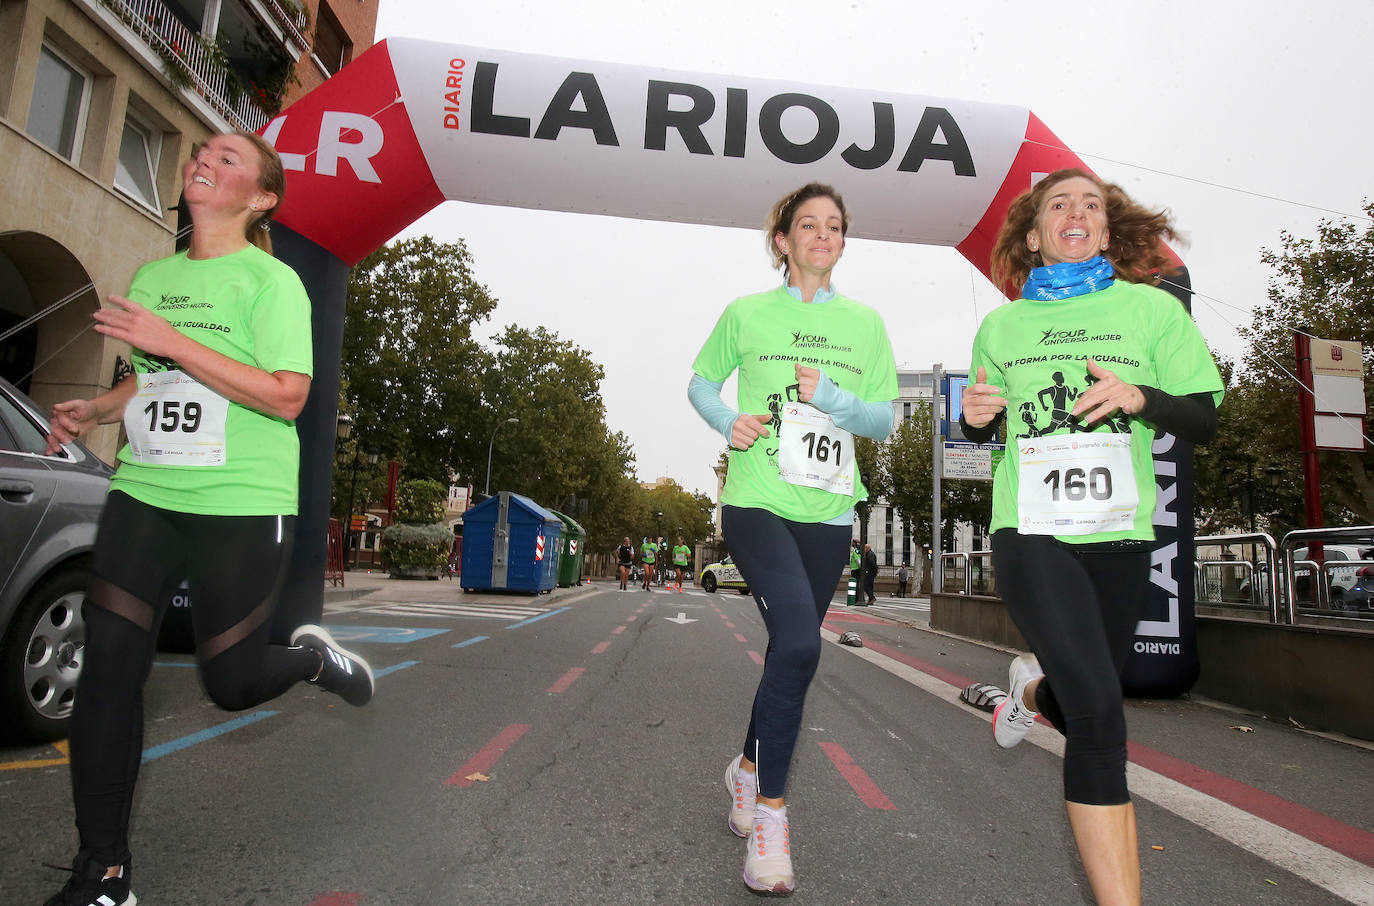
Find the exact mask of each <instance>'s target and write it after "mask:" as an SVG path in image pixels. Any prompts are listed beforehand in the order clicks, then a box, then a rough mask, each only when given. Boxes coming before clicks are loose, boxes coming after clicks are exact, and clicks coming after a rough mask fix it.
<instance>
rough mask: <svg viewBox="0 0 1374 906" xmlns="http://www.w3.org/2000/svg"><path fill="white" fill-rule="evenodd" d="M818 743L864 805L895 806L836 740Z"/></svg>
mask: <svg viewBox="0 0 1374 906" xmlns="http://www.w3.org/2000/svg"><path fill="white" fill-rule="evenodd" d="M819 745H820V747H821V750H822V751H824V752H825V754H826V756H827V757H828V758H829V759H830V762H831V763H832V764H833V765H835V770H837V771H839V772H840V776H841V777H843V778H844V779H845V780H846V781H848V783H849V785H850V787H851V788H853V790H854V792H855V793H857V794H858V796H859V799H860V801H862V802H863V804H864V805H866V806H868V807H869V808H879V809H896V808H897V806H895V805H893V804H892V800H891V799H889V798H887V797H886V796H885V795H883V791H882V790H880V789H878V785H877V784H876V783H874V782H873V779H872V778H871V777H869V776H868V772H867V771H865V770H864V769H863V768H861V767H859V766H858V765H857V764H855V763H854V759H853V758H851V757H850V756H849V753H848V752H846V751H845V750H844V746H842V745H840V744H839V743H837V742H823V743H820V744H819Z"/></svg>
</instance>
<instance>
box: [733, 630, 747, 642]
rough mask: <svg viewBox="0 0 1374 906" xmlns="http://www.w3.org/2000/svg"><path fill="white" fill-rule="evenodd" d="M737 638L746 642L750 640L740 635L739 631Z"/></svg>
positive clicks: (736, 634)
mask: <svg viewBox="0 0 1374 906" xmlns="http://www.w3.org/2000/svg"><path fill="white" fill-rule="evenodd" d="M735 640H736V641H739V642H746V643H747V642H748V641H749V640H748V639H746V638H745V637H744V636H742V635H740V634H739V633H738V632H737V633H735Z"/></svg>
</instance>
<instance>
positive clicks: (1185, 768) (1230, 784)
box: [826, 627, 1374, 868]
mask: <svg viewBox="0 0 1374 906" xmlns="http://www.w3.org/2000/svg"><path fill="white" fill-rule="evenodd" d="M826 628H829V629H831V631H832V632H833V631H834V629H833V628H831V627H826ZM864 645H865V647H867V648H868V649H869V650H871V651H875V652H877V653H878V654H881V655H883V656H884V657H887V658H891V659H892V660H894V661H897V662H899V663H902V664H906V665H907V666H908V667H914V668H915V669H917V670H920V671H921V672H922V673H925V674H928V675H929V676H933V677H935V678H936V679H938V680H941V681H943V682H946V683H949V684H950V685H951V686H954V687H955V688H956V689H963V688H964V687H965V686H968V685H970V684H972V683H973V682H974V681H973V680H971V679H969V678H968V677H966V676H963V675H961V674H958V673H955V672H954V671H952V670H946V669H944V668H943V667H938V666H936V665H935V664H932V663H930V662H928V661H923V660H921V659H920V658H915V657H912V656H911V655H909V654H906V653H905V652H902V651H898V650H897V649H895V648H889V647H888V646H886V645H884V644H882V643H880V642H870V641H867V640H865V641H864ZM1039 720H1040V722H1041V723H1045V719H1044V718H1043V717H1042V718H1039ZM1126 745H1127V753H1128V757H1129V758H1130V760H1131V761H1132V762H1134V763H1135V764H1138V765H1140V766H1141V767H1142V768H1145V769H1147V770H1150V771H1154V772H1155V773H1156V774H1159V775H1160V776H1161V777H1167V778H1168V779H1170V780H1173V781H1174V782H1176V783H1181V784H1183V785H1184V786H1186V787H1189V788H1191V789H1194V790H1197V791H1198V792H1199V793H1202V794H1204V795H1207V796H1210V797H1212V798H1213V799H1215V800H1217V801H1218V802H1224V803H1226V804H1227V805H1230V806H1232V807H1234V808H1237V809H1240V810H1241V811H1243V812H1246V813H1248V814H1251V815H1254V816H1255V817H1256V818H1261V819H1263V820H1265V821H1268V822H1269V823H1270V824H1274V825H1277V826H1279V827H1282V828H1284V829H1285V830H1288V831H1291V832H1292V833H1294V834H1297V835H1298V836H1299V837H1302V838H1304V839H1306V840H1311V841H1312V842H1313V843H1317V844H1319V845H1321V846H1325V847H1326V848H1327V849H1330V850H1332V851H1334V852H1338V853H1340V854H1341V855H1343V856H1346V857H1348V858H1350V859H1353V860H1355V861H1356V862H1359V863H1361V864H1362V865H1367V866H1369V867H1370V868H1374V833H1370V832H1369V831H1365V830H1361V829H1360V828H1358V827H1353V826H1351V825H1349V824H1346V823H1345V822H1344V821H1340V820H1338V819H1336V818H1332V817H1330V816H1328V815H1323V814H1321V813H1320V812H1316V811H1313V810H1312V809H1310V808H1307V807H1306V806H1304V805H1299V804H1298V803H1296V802H1291V801H1289V800H1287V799H1284V798H1282V797H1280V796H1275V795H1274V794H1273V793H1266V792H1265V791H1264V790H1260V789H1257V788H1255V787H1253V786H1250V785H1249V784H1246V783H1242V782H1241V781H1239V780H1235V779H1232V778H1230V777H1227V776H1225V775H1224V774H1218V773H1217V772H1215V771H1209V770H1208V769H1206V768H1203V767H1199V766H1198V765H1195V764H1193V763H1191V762H1188V761H1184V760H1183V759H1181V758H1178V757H1176V756H1173V755H1169V754H1166V753H1164V752H1161V751H1159V750H1158V749H1152V748H1150V747H1149V746H1146V745H1141V744H1140V743H1138V742H1127V744H1126Z"/></svg>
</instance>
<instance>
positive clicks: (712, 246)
mask: <svg viewBox="0 0 1374 906" xmlns="http://www.w3.org/2000/svg"><path fill="white" fill-rule="evenodd" d="M1048 9H1049V6H1048V5H1046V4H1028V3H1024V2H995V3H994V2H988V3H978V2H971V0H965V2H961V3H940V4H936V3H922V2H913V0H867V2H848V0H833V2H825V0H820V2H813V0H790V2H777V3H767V2H760V0H732V2H717V0H697V2H694V3H690V4H688V3H682V4H673V3H663V2H648V0H588V2H586V3H580V4H569V3H554V2H522V0H501V2H497V3H463V4H455V3H451V2H449V0H383V2H382V4H381V12H380V17H379V21H378V24H377V38H378V39H379V40H380V39H383V38H387V37H414V38H425V39H428V40H434V41H451V42H452V43H455V44H464V45H470V46H475V47H478V48H492V49H498V50H512V51H521V52H525V53H534V54H545V55H549V56H557V57H567V58H572V59H580V60H588V61H606V62H612V63H625V64H632V65H640V66H654V67H662V68H665V69H669V70H683V71H696V72H707V73H718V74H721V75H734V76H742V77H747V78H767V79H781V80H787V81H796V82H798V83H803V84H805V83H809V84H812V85H817V86H825V85H831V86H838V87H852V88H862V89H869V90H875V91H884V92H893V93H898V94H920V95H934V96H937V97H948V98H957V99H963V100H970V101H978V102H987V103H1000V104H1013V105H1018V106H1023V107H1028V108H1029V109H1030V110H1031V111H1032V112H1034V113H1035V114H1036V115H1037V116H1038V117H1039V118H1040V119H1041V120H1042V121H1043V122H1044V123H1045V124H1046V125H1047V126H1048V127H1049V128H1050V129H1051V130H1053V131H1054V132H1055V133H1056V134H1057V135H1058V137H1059V138H1060V139H1062V140H1063V141H1064V143H1065V144H1066V145H1067V146H1068V147H1069V148H1071V149H1073V150H1074V151H1075V152H1077V153H1078V154H1079V155H1080V156H1081V157H1082V158H1083V159H1084V160H1085V161H1086V162H1087V163H1088V164H1089V165H1090V166H1092V167H1093V168H1094V169H1095V170H1096V171H1097V172H1098V173H1099V174H1101V175H1102V176H1104V177H1105V178H1107V179H1109V180H1111V181H1114V182H1117V183H1119V184H1121V185H1122V186H1123V187H1125V188H1126V190H1127V191H1128V192H1130V193H1131V194H1132V195H1133V196H1134V197H1135V198H1136V199H1137V200H1139V201H1142V202H1144V203H1146V204H1149V205H1152V206H1157V207H1167V208H1169V209H1170V210H1171V211H1172V213H1173V215H1174V218H1175V222H1176V225H1177V226H1178V227H1179V228H1180V229H1181V231H1182V232H1183V233H1184V235H1185V237H1186V239H1187V243H1186V244H1184V245H1182V246H1181V247H1180V249H1179V250H1180V252H1181V253H1182V255H1183V258H1184V260H1185V262H1187V264H1188V266H1189V270H1190V272H1191V274H1192V279H1193V287H1194V289H1195V290H1197V291H1198V292H1199V293H1200V294H1202V295H1203V296H1205V297H1199V298H1197V299H1195V301H1194V304H1193V312H1194V316H1195V317H1196V318H1197V320H1198V323H1199V324H1200V326H1201V328H1202V331H1203V333H1204V334H1205V336H1206V337H1207V339H1208V341H1209V342H1210V343H1211V344H1212V346H1213V348H1214V349H1217V350H1219V351H1220V352H1221V353H1222V354H1224V355H1228V356H1231V357H1237V356H1238V355H1239V354H1240V352H1241V351H1242V350H1243V348H1244V346H1243V344H1242V341H1241V340H1240V338H1239V337H1238V336H1237V334H1236V327H1237V326H1241V325H1244V324H1247V323H1248V322H1249V314H1248V313H1249V311H1250V309H1251V308H1252V307H1253V306H1254V305H1255V304H1256V303H1257V302H1261V301H1263V300H1264V298H1265V288H1266V285H1267V281H1268V277H1269V273H1268V271H1267V269H1265V268H1264V267H1263V266H1262V265H1261V264H1260V262H1259V252H1260V249H1261V248H1264V247H1268V248H1277V247H1278V244H1279V236H1280V233H1281V232H1282V231H1284V230H1287V231H1289V232H1291V233H1294V234H1297V235H1300V236H1311V235H1314V234H1315V227H1316V223H1317V221H1318V220H1319V219H1320V218H1322V217H1328V218H1334V217H1338V216H1339V214H1334V213H1328V212H1327V211H1323V210H1318V209H1329V211H1334V212H1343V213H1349V214H1355V213H1358V211H1359V208H1360V204H1361V201H1362V199H1364V198H1366V197H1371V196H1374V117H1371V115H1370V113H1371V103H1370V100H1369V91H1370V87H1371V85H1374V64H1371V62H1370V61H1371V58H1372V57H1374V55H1371V53H1370V47H1371V46H1374V3H1370V2H1369V0H1348V2H1347V0H1340V2H1330V0H1319V2H1315V3H1312V4H1297V3H1292V2H1254V0H1251V2H1214V0H1187V2H1174V0H1165V2H1157V3H1149V2H1140V0H1137V2H1133V3H1130V4H1115V3H1099V4H1081V5H1077V6H1074V7H1063V6H1058V9H1060V10H1066V11H1067V10H1073V14H1074V15H1075V16H1077V20H1076V21H1071V20H1069V19H1068V18H1067V17H1058V18H1056V17H1052V16H1050V15H1047V11H1048ZM1080 11H1081V12H1080ZM801 169H803V168H799V170H801ZM804 181H805V177H804V176H803V178H802V179H799V181H798V183H799V184H800V182H804ZM837 188H838V189H839V190H840V191H841V192H843V191H844V186H843V185H837ZM863 213H864V212H863V211H862V210H855V211H852V214H853V216H854V218H855V219H856V221H862V218H863ZM765 214H766V211H763V210H760V211H759V214H758V218H759V221H760V225H761V223H762V220H763V217H764V216H765ZM421 233H428V234H430V235H432V236H434V237H435V238H436V239H439V240H444V241H453V240H457V239H459V238H462V239H465V240H467V243H468V247H469V249H470V250H471V252H472V255H473V258H474V260H475V265H476V272H477V275H478V277H479V279H481V280H482V281H483V282H484V283H485V284H486V285H487V286H488V287H489V288H490V289H491V291H492V292H493V293H494V294H495V296H496V297H497V298H498V299H499V300H500V304H499V306H498V308H497V310H496V313H495V317H494V320H493V323H492V325H491V329H490V330H488V331H486V333H487V334H488V335H490V334H495V333H497V332H499V330H500V329H502V328H503V327H504V326H505V325H507V324H511V323H518V324H521V325H524V326H528V327H532V326H534V325H537V324H542V325H544V326H546V327H548V328H549V329H551V330H553V331H555V332H557V333H558V334H559V336H561V337H563V338H566V339H568V340H571V341H573V342H575V343H577V344H578V345H580V346H582V347H583V348H585V349H587V350H589V351H590V353H591V354H592V356H593V358H594V359H595V360H596V361H597V362H599V363H600V364H601V365H602V366H603V367H604V368H605V370H606V381H605V383H604V384H603V386H602V395H603V397H604V398H605V401H606V407H607V421H608V422H609V424H610V426H611V427H612V429H614V430H619V431H623V432H625V434H626V435H627V436H628V437H629V439H630V441H631V442H632V443H633V445H634V451H635V455H636V460H637V469H638V474H639V477H640V479H641V480H650V479H653V478H655V477H656V476H660V475H668V476H671V477H672V478H674V479H676V480H677V481H679V482H680V483H682V484H683V485H685V486H686V487H687V488H688V489H700V490H703V491H706V492H708V493H711V492H713V491H714V488H715V479H714V476H713V475H712V473H711V465H712V464H713V463H714V462H715V460H716V457H717V455H718V453H719V451H720V450H722V449H724V440H723V439H722V438H721V437H720V436H719V435H716V434H715V433H714V432H712V431H711V430H710V429H709V428H707V427H706V425H705V424H704V423H703V422H701V421H700V419H699V418H698V417H697V416H696V413H695V412H694V411H693V410H692V408H691V406H690V405H689V404H688V402H687V399H686V393H685V389H686V385H687V381H688V378H689V377H690V375H691V362H692V359H693V358H694V357H695V355H696V352H697V350H698V349H699V348H700V346H701V343H702V342H703V340H704V339H705V337H706V335H707V333H708V332H709V331H710V328H711V326H712V325H713V324H714V322H715V319H716V317H717V316H718V315H719V313H720V311H721V309H722V308H723V307H724V306H725V305H726V304H727V303H728V302H729V301H730V300H731V299H733V298H735V297H737V296H740V295H744V294H746V293H750V292H755V291H758V290H761V289H765V288H767V287H769V286H772V285H775V284H776V283H777V282H778V281H779V279H780V278H779V276H778V275H777V273H776V272H775V271H772V270H770V268H769V264H768V261H767V259H766V257H765V255H764V252H763V247H762V240H761V239H760V234H759V233H758V232H757V231H746V230H742V229H727V228H720V227H704V226H691V225H682V224H671V223H656V222H646V221H639V220H621V219H616V218H610V217H601V216H592V215H581V214H561V213H551V212H538V211H527V210H521V209H515V208H500V207H492V206H484V205H474V204H465V203H460V202H447V203H445V204H444V205H442V206H440V207H439V208H437V209H436V210H434V211H433V212H431V213H430V214H428V215H426V216H425V217H423V218H422V219H421V220H419V221H417V222H416V223H415V224H414V225H413V226H411V227H410V228H409V229H408V230H406V231H405V233H404V234H403V235H418V234H421ZM835 284H836V286H837V287H839V288H840V289H841V290H842V291H844V292H845V293H846V294H847V295H849V296H852V297H854V298H856V299H859V300H860V301H863V302H866V303H868V304H870V305H872V306H873V307H875V308H876V309H878V311H879V312H881V313H882V315H883V317H884V319H885V320H886V323H887V327H888V332H889V334H890V336H891V337H892V342H893V347H894V350H895V352H896V356H897V360H898V362H902V363H908V364H910V365H911V366H913V367H920V368H929V367H930V366H931V365H932V364H933V363H935V362H941V363H943V365H944V366H945V367H946V368H947V369H959V368H965V367H967V364H968V356H969V347H970V345H971V343H972V341H973V334H974V331H975V329H976V328H977V324H978V321H979V319H980V317H981V316H983V315H986V314H987V312H988V311H989V310H990V309H991V308H993V307H994V306H996V305H998V304H1001V303H1002V302H1003V301H1004V300H1003V299H1002V297H1001V296H1000V294H999V293H997V292H996V291H995V290H994V289H993V288H992V286H991V284H989V283H988V282H987V281H986V280H985V279H984V278H983V277H982V276H981V275H980V274H979V273H977V272H976V271H975V270H973V268H972V267H971V266H970V265H969V264H968V263H967V262H965V261H964V259H963V258H962V256H960V255H959V253H958V252H956V251H954V250H953V249H951V248H943V247H931V246H919V245H907V244H898V243H882V242H873V241H864V240H857V239H851V240H850V242H849V243H848V246H847V248H846V251H845V255H844V259H843V260H842V261H841V262H840V264H839V266H838V267H837V269H836V271H835ZM1206 297H1211V298H1206ZM727 394H728V395H727V399H728V400H729V401H730V402H732V403H733V400H734V398H733V381H732V382H731V383H730V384H729V385H727ZM521 427H522V428H525V427H526V426H521Z"/></svg>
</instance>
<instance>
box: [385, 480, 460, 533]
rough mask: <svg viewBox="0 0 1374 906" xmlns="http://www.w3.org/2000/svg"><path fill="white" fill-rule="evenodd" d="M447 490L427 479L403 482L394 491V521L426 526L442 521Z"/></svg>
mask: <svg viewBox="0 0 1374 906" xmlns="http://www.w3.org/2000/svg"><path fill="white" fill-rule="evenodd" d="M447 497H448V489H447V488H445V487H444V486H443V485H441V484H440V483H439V482H437V481H434V480H432V479H429V478H412V479H411V480H409V481H403V482H401V484H400V487H399V488H397V490H396V521H397V522H410V523H415V524H417V525H426V524H430V523H435V522H443V521H444V501H445V499H446V498H447Z"/></svg>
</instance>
